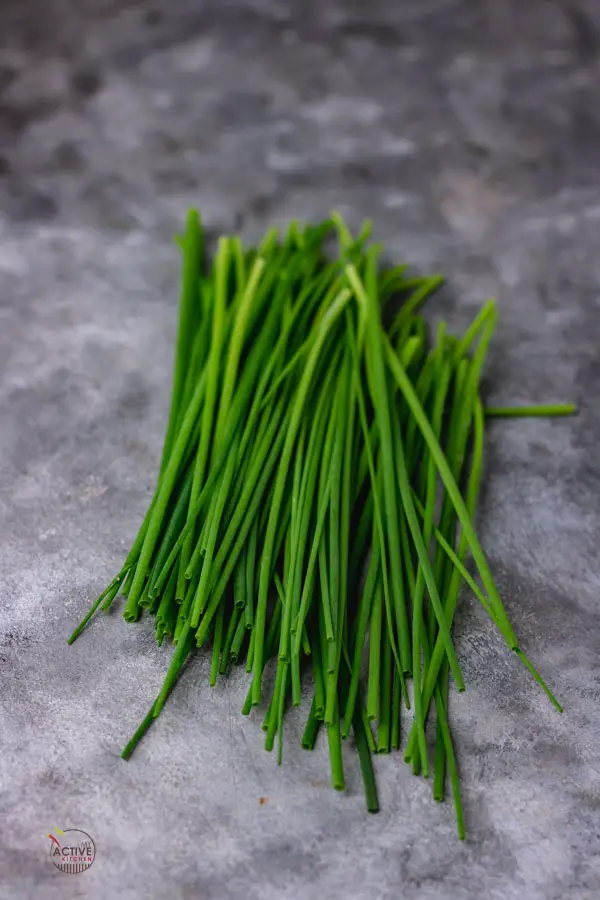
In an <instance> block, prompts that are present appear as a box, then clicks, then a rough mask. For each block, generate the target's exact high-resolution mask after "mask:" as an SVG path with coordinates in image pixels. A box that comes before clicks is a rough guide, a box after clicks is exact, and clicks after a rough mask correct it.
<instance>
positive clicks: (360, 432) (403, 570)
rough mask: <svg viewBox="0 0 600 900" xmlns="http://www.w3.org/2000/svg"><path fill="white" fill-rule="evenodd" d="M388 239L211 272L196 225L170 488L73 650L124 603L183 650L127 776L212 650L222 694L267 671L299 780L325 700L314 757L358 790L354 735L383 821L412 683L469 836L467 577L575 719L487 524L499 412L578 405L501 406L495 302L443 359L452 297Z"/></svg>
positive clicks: (260, 688)
mask: <svg viewBox="0 0 600 900" xmlns="http://www.w3.org/2000/svg"><path fill="white" fill-rule="evenodd" d="M332 237H334V238H335V239H336V241H337V244H338V246H339V250H338V254H337V258H335V259H333V260H332V257H331V255H329V254H327V253H326V252H325V248H324V244H325V242H326V241H329V240H330V239H331V238H332ZM368 237H369V226H368V224H366V225H365V226H364V227H363V229H362V230H361V232H360V234H359V235H358V237H357V238H354V237H353V236H352V235H351V234H350V233H349V231H348V230H347V228H346V226H345V224H344V222H343V221H342V219H341V218H340V217H339V216H337V215H336V214H333V215H332V217H331V219H330V220H328V221H326V222H324V223H323V224H321V225H318V226H308V227H304V228H302V227H300V226H299V225H298V224H297V223H293V224H292V226H291V227H290V229H289V231H288V233H287V235H286V236H285V238H284V239H283V240H280V238H279V235H278V233H277V231H276V230H272V231H270V232H268V233H267V235H266V236H265V238H264V240H263V241H262V243H261V244H260V246H259V247H258V248H257V249H247V248H245V247H244V246H243V244H242V242H241V240H240V239H239V238H236V237H233V238H228V237H223V238H221V239H220V240H219V243H218V248H217V250H216V253H215V255H214V258H213V259H212V261H211V263H210V265H208V264H207V262H206V261H205V247H204V239H203V232H202V227H201V223H200V219H199V217H198V214H197V213H196V212H195V211H193V210H192V211H190V213H189V214H188V219H187V227H186V232H185V235H184V236H183V237H181V238H180V245H181V249H182V253H183V276H182V293H181V305H180V320H179V332H178V338H177V350H176V359H175V373H174V383H173V394H172V403H171V412H170V416H169V423H168V428H167V434H166V438H165V443H164V450H163V456H162V463H161V467H160V474H159V477H158V482H157V487H156V492H155V494H154V498H153V500H152V503H151V505H150V508H149V509H148V512H147V514H146V517H145V519H144V521H143V524H142V526H141V528H140V531H139V534H138V536H137V538H136V540H135V542H134V544H133V547H132V548H131V551H130V553H129V555H128V557H127V559H126V560H125V563H124V565H123V568H122V569H121V571H120V572H119V574H118V575H117V577H116V578H115V579H114V580H113V581H112V582H111V583H110V585H109V586H108V587H107V588H106V590H105V591H104V592H103V593H102V595H101V596H100V597H99V598H98V600H97V601H96V602H95V603H94V605H93V606H92V608H91V610H90V612H89V613H88V615H87V616H86V617H85V619H84V620H83V622H82V623H81V625H79V627H78V628H77V629H76V630H75V632H74V633H73V635H72V636H71V638H70V639H69V643H71V642H72V641H73V640H75V638H76V637H77V636H78V635H79V634H80V632H81V631H82V629H83V628H84V627H85V625H86V624H87V622H88V621H89V619H90V618H91V616H92V615H93V614H94V612H95V611H96V609H97V608H98V607H100V608H101V609H104V610H106V609H108V607H109V606H110V605H111V604H112V603H113V601H114V600H115V598H116V597H117V595H118V594H119V593H121V594H122V595H123V596H124V597H125V598H126V602H125V608H124V612H123V615H124V617H125V619H126V620H127V621H128V622H135V621H137V620H138V619H139V618H140V616H141V615H142V613H143V611H144V610H146V611H147V612H148V613H149V614H150V615H152V616H154V622H155V627H156V638H157V641H158V643H159V644H161V643H162V641H163V640H164V639H165V638H168V639H171V640H172V641H173V643H174V645H175V651H174V653H173V657H172V660H171V664H170V666H169V670H168V672H167V676H166V678H165V682H164V685H163V687H162V690H161V691H160V693H159V695H158V697H157V698H156V699H155V701H154V702H153V703H152V705H151V707H150V709H149V711H148V714H147V716H146V718H145V719H144V721H143V722H142V723H141V725H140V726H139V728H138V730H137V731H136V733H135V734H134V736H133V737H132V739H131V740H130V742H129V743H128V744H127V746H126V747H125V749H124V750H123V757H125V758H127V757H129V756H130V754H131V753H132V751H133V749H134V748H135V746H136V745H137V743H138V741H139V740H140V739H141V738H142V737H143V735H144V734H145V732H146V731H147V729H148V728H149V726H150V725H151V723H152V721H153V720H154V719H155V718H156V717H157V716H158V715H159V714H160V712H161V710H162V708H163V706H164V703H165V701H166V699H167V697H168V696H169V693H170V692H171V690H172V688H173V686H174V684H175V681H176V680H177V677H178V674H179V673H180V671H181V668H182V666H183V665H184V663H185V661H186V659H187V657H188V656H189V654H190V653H192V652H193V650H194V649H196V648H199V647H205V646H206V647H209V646H210V647H211V648H212V650H211V652H212V667H211V678H210V683H211V685H214V684H215V682H216V680H217V677H218V675H226V674H227V672H228V670H229V667H230V666H231V665H236V664H237V665H240V664H243V663H245V666H246V671H247V672H248V673H249V674H250V675H251V681H250V689H249V691H248V696H247V699H246V702H245V704H244V708H243V712H244V714H247V713H249V712H250V710H251V709H252V708H253V707H255V706H258V705H259V704H265V706H266V714H265V719H264V726H263V727H264V729H265V731H266V747H267V749H269V750H271V749H272V748H273V747H274V745H275V741H277V756H278V760H279V761H281V758H282V747H283V734H284V722H285V712H286V709H287V708H288V707H289V705H290V704H292V705H294V706H298V705H299V704H300V703H301V697H302V684H303V683H304V684H305V685H306V684H309V683H310V686H311V691H312V703H311V705H310V709H309V711H308V717H307V722H306V730H305V732H304V736H303V739H302V745H303V746H304V747H305V748H306V749H312V747H313V746H314V744H315V741H316V739H317V735H318V732H319V730H321V729H322V730H323V731H324V732H325V733H326V737H327V741H328V744H329V754H330V760H331V780H332V783H333V786H334V787H335V788H336V789H337V790H343V789H344V769H343V764H342V741H343V740H344V739H346V738H348V737H349V736H350V735H351V734H352V735H353V737H354V742H355V745H356V748H357V751H358V755H359V759H360V765H361V769H362V774H363V779H364V786H365V794H366V803H367V809H368V810H369V811H370V812H376V811H377V809H378V800H377V793H376V787H375V779H374V775H373V765H372V754H373V753H386V752H388V751H390V750H392V749H395V750H397V749H398V748H399V746H400V730H401V708H402V706H403V705H404V706H406V707H407V708H408V707H409V693H408V684H407V683H408V681H409V679H412V691H411V693H412V697H413V704H412V705H413V716H412V724H411V727H410V731H409V732H408V733H407V735H406V749H405V752H404V758H405V760H406V761H407V762H410V763H411V765H412V769H413V771H414V772H415V773H419V772H420V773H422V774H423V775H424V776H425V777H427V775H428V774H429V766H430V763H429V759H428V749H427V741H426V734H425V726H426V720H427V718H428V715H429V714H430V711H431V708H432V706H433V707H435V722H436V737H435V756H434V765H433V795H434V797H435V799H436V800H442V799H443V797H444V785H445V780H446V769H447V770H448V775H449V780H450V784H451V788H452V793H453V796H454V802H455V806H456V817H457V824H458V833H459V835H460V837H463V836H464V825H463V815H462V808H461V800H460V792H459V782H458V774H457V766H456V760H455V753H454V748H453V743H452V738H451V735H450V730H449V727H448V716H447V710H448V687H449V681H450V675H452V678H453V680H454V683H455V685H456V687H457V688H458V690H459V691H462V690H464V681H463V676H462V673H461V668H460V663H459V660H458V659H457V655H456V652H455V649H454V645H453V642H452V636H451V628H452V622H453V618H454V614H455V611H456V607H457V601H458V598H459V592H460V588H461V585H462V584H463V582H466V583H467V585H468V587H469V588H470V590H471V591H472V592H473V594H474V595H475V596H476V598H477V599H478V601H479V602H480V603H481V604H482V606H483V607H484V609H485V611H486V613H487V614H488V615H489V617H490V618H491V620H492V621H493V623H494V624H495V626H496V627H497V628H498V630H499V631H500V633H501V634H502V636H503V637H504V639H505V641H506V643H507V645H508V647H509V648H510V649H511V650H512V651H514V653H515V654H516V656H517V657H518V658H519V659H520V660H521V662H522V663H523V664H524V665H525V666H526V667H527V669H529V671H530V673H531V675H532V676H533V677H534V678H535V679H536V681H537V682H538V683H539V684H540V685H541V687H542V688H543V690H544V691H545V692H546V694H547V695H548V697H549V698H550V700H551V701H552V703H553V704H554V705H555V706H556V708H557V709H559V710H560V706H559V704H558V702H557V701H556V700H555V698H554V697H553V696H552V694H551V693H550V691H549V690H548V688H547V687H546V685H545V684H544V682H543V681H542V679H541V677H540V676H539V675H538V673H537V672H536V671H535V669H534V668H533V666H532V664H531V663H530V661H529V660H528V659H527V657H526V656H525V654H524V653H523V651H522V650H521V648H520V646H519V643H518V640H517V637H516V636H515V633H514V631H513V628H512V626H511V623H510V621H509V619H508V616H507V614H506V610H505V609H504V606H503V604H502V600H501V598H500V596H499V593H498V591H497V589H496V586H495V584H494V579H493V576H492V574H491V572H490V569H489V566H488V563H487V562H486V558H485V555H484V552H483V550H482V548H481V545H480V543H479V540H478V538H477V534H476V532H475V530H474V527H473V517H474V513H475V506H476V502H477V495H478V492H479V486H480V481H481V474H482V460H483V445H484V420H485V416H486V414H495V415H515V414H516V415H518V414H520V413H523V414H527V415H536V414H549V415H552V414H557V415H560V414H566V413H569V412H572V411H573V407H570V406H559V407H526V408H519V407H517V408H511V409H508V408H502V409H494V410H485V409H484V407H483V405H482V401H481V398H480V378H481V372H482V367H483V364H484V361H485V357H486V353H487V350H488V346H489V343H490V339H491V337H492V333H493V330H494V326H495V324H496V318H497V311H496V307H495V304H494V303H493V301H489V302H487V303H486V304H485V305H484V306H483V307H482V309H481V311H480V312H479V314H478V315H477V317H476V318H475V319H474V321H473V322H472V324H471V325H470V326H469V328H468V329H467V330H466V332H465V333H464V335H462V336H461V337H455V336H453V335H450V334H448V333H447V330H446V326H445V324H444V323H441V324H440V325H439V326H438V328H437V332H436V334H435V339H434V340H431V339H430V335H429V330H428V327H427V324H426V322H425V320H424V319H423V317H422V316H421V315H420V313H419V310H420V308H421V306H422V305H423V303H424V301H425V300H426V298H427V297H428V296H429V295H430V294H431V293H432V292H433V291H434V290H435V289H436V288H437V287H438V286H439V284H440V283H441V280H442V279H441V278H439V277H438V276H435V277H413V276H412V275H411V274H410V273H408V271H407V269H406V267H405V266H397V267H394V268H386V267H384V266H383V265H382V264H381V262H380V248H379V247H378V246H368V243H367V242H368ZM469 552H470V555H471V557H472V561H473V564H474V569H475V570H476V574H475V575H472V574H471V573H470V572H469V571H468V570H467V568H466V561H467V555H468V553H469ZM477 575H478V576H479V579H478V580H477ZM271 662H272V663H273V666H274V667H276V675H275V679H274V687H273V688H272V690H270V691H269V693H268V696H266V693H267V691H266V690H265V679H264V678H263V675H264V671H265V667H266V666H267V665H269V664H270V663H271Z"/></svg>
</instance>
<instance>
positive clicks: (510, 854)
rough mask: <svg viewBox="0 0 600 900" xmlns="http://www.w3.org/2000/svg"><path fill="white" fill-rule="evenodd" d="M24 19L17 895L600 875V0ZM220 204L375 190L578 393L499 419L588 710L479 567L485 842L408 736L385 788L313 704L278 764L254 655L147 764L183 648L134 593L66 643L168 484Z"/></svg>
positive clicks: (544, 880)
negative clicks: (70, 854) (249, 679)
mask: <svg viewBox="0 0 600 900" xmlns="http://www.w3.org/2000/svg"><path fill="white" fill-rule="evenodd" d="M0 45H1V49H0V599H1V603H0V669H1V677H2V682H1V684H2V688H1V691H0V709H1V715H2V724H1V730H0V774H1V783H0V814H1V830H0V835H1V836H0V897H2V898H3V900H4V898H6V900H29V898H36V900H37V898H44V900H63V898H71V897H74V898H79V897H81V898H93V900H105V898H113V897H114V898H120V900H137V898H144V900H163V898H172V900H179V898H181V900H183V898H201V900H211V898H214V900H229V898H232V900H233V898H235V900H237V898H243V900H270V898H278V900H304V898H309V897H312V896H316V895H318V896H320V897H323V898H325V897H327V898H363V897H364V898H367V897H368V898H372V900H385V898H390V900H391V898H394V900H399V898H402V900H417V898H419V900H421V898H423V900H472V898H486V900H487V898H490V900H516V898H518V900H521V898H523V900H525V898H526V900H565V898H569V900H570V898H573V900H575V898H577V900H593V898H594V900H595V898H597V897H598V896H599V895H600V751H599V746H600V727H599V712H598V710H599V706H598V701H599V699H600V689H599V674H600V668H599V652H600V629H599V625H598V609H599V600H598V590H599V586H600V579H599V572H600V558H599V553H598V536H599V526H600V512H599V508H600V457H599V453H598V446H599V443H600V405H599V401H598V395H599V388H600V363H599V356H598V352H599V351H598V348H599V344H600V304H599V298H600V287H599V285H600V102H599V101H600V53H599V51H600V8H599V6H598V3H597V0H561V2H559V0H528V2H523V0H521V2H517V0H502V2H500V0H479V2H477V0H420V2H419V3H411V2H408V0H396V2H394V0H370V2H368V3H367V2H350V0H348V2H345V3H344V2H341V0H327V2H324V0H323V2H321V0H318V2H317V0H312V2H308V0H303V2H301V0H288V2H283V0H281V2H275V0H271V2H268V0H264V2H259V0H254V2H252V0H250V2H245V3H243V2H241V0H232V2H227V0H211V2H200V0H172V2H169V0H148V2H145V0H140V2H134V0H124V2H111V0H79V2H77V3H74V2H68V0H2V3H1V5H0ZM191 203H195V204H197V205H198V206H199V207H200V208H201V210H202V212H203V215H204V217H205V221H206V223H207V225H208V228H209V229H210V231H211V233H213V234H217V233H218V232H219V231H221V230H222V229H234V228H236V229H240V230H241V231H242V233H243V234H244V235H245V236H247V237H249V238H250V237H253V236H258V235H259V234H260V233H261V232H262V230H263V229H264V228H265V227H266V226H267V225H268V224H269V225H270V224H273V223H284V222H286V221H287V220H289V219H290V218H292V217H294V216H300V217H306V218H307V219H318V218H319V217H321V216H323V215H324V214H326V213H327V212H328V211H329V209H330V208H331V207H337V208H338V209H340V210H341V211H342V212H343V213H344V214H346V215H347V217H348V220H349V222H350V223H351V224H356V223H358V222H359V221H360V219H361V218H362V217H366V216H372V217H373V218H374V219H375V222H376V234H377V236H378V237H379V238H381V239H383V240H385V241H386V243H387V246H388V247H389V251H390V255H392V256H393V257H394V258H395V259H396V260H397V261H401V260H405V259H406V260H410V261H411V262H412V263H414V264H415V265H417V266H419V267H421V268H423V269H427V270H441V271H443V272H445V273H446V274H447V275H448V277H449V285H448V288H447V289H446V291H445V293H444V294H443V296H442V297H441V298H440V299H438V300H436V301H435V303H433V304H432V308H431V314H432V315H436V314H440V313H443V314H444V315H446V316H448V317H450V318H451V321H453V322H455V323H456V327H457V329H458V328H462V327H463V326H464V324H465V322H466V321H467V320H468V319H469V317H470V316H472V315H473V312H474V310H475V309H476V308H477V305H478V304H479V303H480V302H481V301H482V300H483V299H485V298H486V297H487V296H489V295H495V296H497V297H498V298H499V301H500V305H501V312H502V317H501V323H500V326H499V331H498V336H497V340H496V342H495V345H494V349H493V352H492V355H491V362H490V365H489V367H488V370H487V385H488V396H489V398H490V400H492V401H494V402H497V403H504V402H513V401H515V402H521V401H540V402H544V401H546V402H548V401H554V400H571V399H575V400H577V402H578V403H579V404H580V414H579V416H578V417H577V418H574V419H567V420H557V421H537V422H536V421H520V422H514V423H511V422H497V423H493V424H491V425H490V428H489V439H488V445H487V449H488V453H487V464H486V478H485V492H484V499H483V503H482V508H481V513H480V518H479V527H480V529H481V532H482V535H483V539H484V543H485V547H486V549H487V551H488V552H489V556H490V559H491V563H492V566H493V569H494V572H495V574H496V575H497V578H498V581H499V584H500V587H501V589H502V593H503V596H504V598H505V600H506V603H507V606H508V608H509V610H510V613H511V614H512V616H513V619H514V622H515V626H516V629H517V632H518V633H519V635H520V636H521V638H522V643H523V646H524V647H525V648H526V649H527V651H530V653H531V655H532V657H533V658H534V660H535V661H536V663H537V664H538V665H539V668H540V670H541V671H542V673H543V674H544V675H545V676H546V677H547V678H548V680H549V682H550V683H551V685H552V686H553V688H554V689H555V690H556V691H557V693H558V694H559V695H560V697H561V698H562V700H563V701H564V705H565V713H564V714H563V715H562V716H559V715H558V714H556V713H554V712H553V710H552V709H551V708H550V707H549V706H548V704H547V702H546V701H545V699H544V697H543V696H542V695H541V693H540V692H539V691H538V690H537V689H536V688H535V687H534V685H533V684H532V682H531V681H530V680H529V679H528V678H527V677H526V674H525V673H524V671H522V670H521V668H519V667H518V665H517V663H516V660H515V659H514V658H511V656H510V654H509V653H508V652H507V651H506V650H505V648H504V646H503V644H502V642H501V640H500V639H499V638H498V637H497V636H496V635H495V634H494V633H493V630H492V629H491V627H490V626H489V624H488V623H487V621H486V620H485V618H484V617H483V616H482V615H481V614H480V613H479V611H478V609H477V608H476V607H475V603H474V601H473V600H472V598H470V597H469V596H468V595H465V598H464V603H463V609H462V614H461V621H460V623H459V629H458V645H459V650H460V658H461V662H462V665H463V668H464V672H465V675H466V678H467V682H468V690H467V693H465V694H463V695H461V696H460V697H458V696H455V695H453V696H452V698H451V721H452V725H453V729H454V734H455V737H456V742H457V747H458V752H459V758H460V766H461V770H462V777H463V790H464V801H465V810H466V818H467V826H468V832H469V836H468V840H467V841H466V842H465V843H464V844H462V845H461V844H459V843H458V842H457V840H456V839H455V831H454V817H453V810H452V808H451V806H450V804H446V805H445V806H439V805H437V804H434V803H433V802H432V800H431V797H430V786H429V785H427V784H425V783H424V782H423V781H422V780H417V779H414V778H413V777H412V775H411V774H410V772H409V771H408V769H407V768H406V767H405V766H404V765H403V764H402V762H401V760H400V758H399V756H397V755H396V756H391V757H383V758H379V759H378V760H377V774H378V779H379V786H380V795H381V801H382V811H381V813H380V814H379V815H378V816H375V817H369V816H367V815H366V813H365V812H364V803H363V796H362V788H361V782H360V774H359V770H358V765H357V761H356V758H355V755H354V753H353V752H352V750H351V748H348V753H347V778H348V787H349V791H348V794H347V795H345V796H342V795H338V794H335V793H334V792H333V791H332V790H330V788H329V786H328V783H327V782H328V766H327V751H326V747H325V746H324V745H323V744H322V743H321V744H320V745H319V746H318V748H317V749H316V751H315V752H314V753H313V754H307V753H304V752H303V751H302V750H300V749H299V747H298V736H299V733H300V729H301V727H302V719H301V717H298V716H292V717H291V720H290V724H289V726H288V730H287V743H286V748H285V760H284V766H283V767H282V768H278V767H277V765H276V764H275V760H274V759H273V758H271V757H270V756H268V755H267V754H265V753H264V751H263V749H262V740H263V737H262V734H261V732H260V729H259V722H258V720H257V719H252V718H251V719H243V718H242V717H241V716H240V715H239V714H238V709H239V707H240V706H241V703H242V700H243V696H244V694H245V682H246V679H245V677H244V676H242V675H241V674H240V675H236V676H234V677H232V678H231V679H230V680H229V681H228V682H227V683H226V684H223V685H220V686H219V687H218V688H216V689H215V690H213V691H211V690H210V689H209V688H208V686H207V668H208V666H207V661H206V660H205V659H197V660H196V661H195V662H194V663H193V664H192V665H190V666H189V667H188V669H187V671H186V672H185V674H184V677H183V678H182V681H181V683H180V685H179V686H178V689H177V691H176V692H175V694H174V695H173V697H172V700H171V701H170V702H169V704H168V705H167V708H166V709H165V712H164V714H163V716H162V718H161V720H160V722H159V723H158V724H157V725H156V727H155V728H154V729H153V731H152V733H151V734H150V735H149V736H148V738H147V739H146V740H145V741H144V742H143V743H142V745H141V746H140V748H139V750H138V752H137V753H136V755H135V756H134V758H133V759H132V760H131V762H130V763H128V764H126V763H124V762H122V761H121V760H120V759H119V755H118V754H119V750H120V748H121V747H122V745H123V743H124V742H125V740H126V739H127V738H128V737H129V736H130V734H131V733H132V731H133V729H134V728H135V726H136V725H137V723H138V721H139V719H140V718H141V717H142V715H143V714H144V713H145V711H146V708H147V706H148V703H149V700H150V699H151V698H152V697H153V696H154V695H155V693H156V691H157V688H158V686H159V684H160V683H161V680H162V677H163V674H164V672H165V668H166V666H167V662H168V658H169V649H168V648H166V647H164V648H162V649H161V650H157V648H156V646H155V644H154V642H153V636H152V633H151V630H150V629H149V628H148V627H147V625H145V624H141V625H138V626H126V625H125V623H124V622H123V620H122V619H121V617H120V616H119V615H118V614H117V615H110V616H107V617H104V618H102V619H98V620H97V621H96V622H95V623H94V625H93V627H91V628H90V629H89V630H88V631H87V632H86V633H85V635H84V636H83V637H82V638H81V640H80V641H79V642H78V643H77V644H76V645H75V646H74V647H73V648H71V649H68V648H67V646H66V643H65V639H66V636H67V634H68V633H69V631H70V629H71V627H72V626H73V623H74V622H75V621H77V620H78V619H79V618H80V617H81V615H82V614H83V612H84V610H85V609H86V607H87V605H88V603H89V602H90V601H91V600H92V598H93V597H94V596H95V595H97V594H98V592H99V591H100V589H101V588H102V587H103V586H104V584H105V583H106V582H107V581H108V579H109V578H110V577H111V576H112V575H113V574H114V572H115V570H116V569H117V568H118V567H119V565H120V563H121V560H122V559H123V556H124V554H125V552H126V550H127V548H128V545H129V543H130V542H131V540H132V537H133V535H134V533H135V529H136V526H137V525H138V524H139V521H140V519H141V516H142V514H143V511H144V509H145V507H146V504H147V502H148V500H149V498H150V495H151V490H152V487H153V480H154V477H155V473H156V468H157V464H158V459H159V454H160V445H161V438H162V435H163V432H164V428H165V422H166V415H167V407H168V398H169V390H170V378H171V365H172V353H173V342H174V331H175V324H176V301H177V278H178V272H177V266H178V259H177V253H176V250H175V248H174V245H173V243H172V241H171V237H172V235H173V233H174V231H175V230H176V229H177V228H178V227H179V226H180V225H181V222H182V220H183V217H184V214H185V210H186V207H187V206H188V205H189V204H191ZM261 797H262V798H266V801H267V802H266V803H264V804H262V805H261V803H260V798H261ZM55 826H57V827H61V828H68V827H71V828H81V829H84V830H86V831H88V832H89V833H90V834H91V835H92V836H93V837H94V839H95V841H96V844H97V859H96V862H95V863H94V866H93V867H92V869H90V870H89V871H88V872H86V873H85V874H82V875H78V876H72V877H69V876H66V875H63V874H61V873H59V872H58V871H56V870H55V869H54V868H53V866H52V864H51V862H50V859H49V854H48V846H47V845H48V841H47V839H46V838H45V835H46V833H47V832H48V831H50V830H51V829H53V828H54V827H55Z"/></svg>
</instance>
